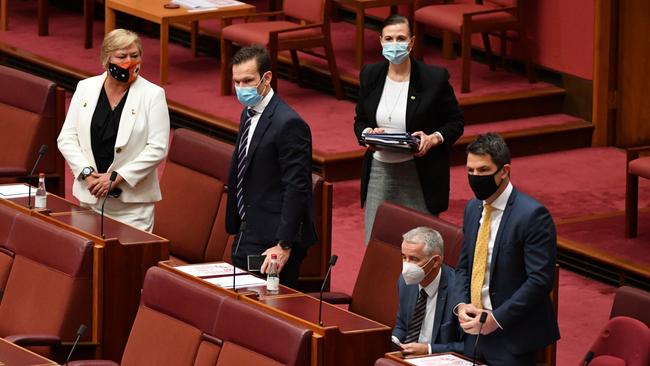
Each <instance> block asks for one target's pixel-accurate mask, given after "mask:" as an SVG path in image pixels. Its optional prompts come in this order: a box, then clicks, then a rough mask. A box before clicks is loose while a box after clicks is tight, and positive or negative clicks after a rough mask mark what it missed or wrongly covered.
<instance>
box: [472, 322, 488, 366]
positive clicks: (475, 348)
mask: <svg viewBox="0 0 650 366" xmlns="http://www.w3.org/2000/svg"><path fill="white" fill-rule="evenodd" d="M487 316H488V313H487V312H485V311H483V312H481V317H480V318H479V319H478V321H479V323H481V326H479V328H478V334H477V335H476V341H475V342H474V356H473V357H472V366H475V365H476V351H477V350H478V339H479V338H480V337H481V331H482V330H483V325H485V321H486V320H487Z"/></svg>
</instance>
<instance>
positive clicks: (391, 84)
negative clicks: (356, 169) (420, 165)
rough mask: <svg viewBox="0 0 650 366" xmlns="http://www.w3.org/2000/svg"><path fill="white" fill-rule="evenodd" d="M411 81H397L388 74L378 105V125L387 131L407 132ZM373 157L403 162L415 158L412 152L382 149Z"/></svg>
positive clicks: (384, 161) (386, 160)
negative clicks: (407, 109)
mask: <svg viewBox="0 0 650 366" xmlns="http://www.w3.org/2000/svg"><path fill="white" fill-rule="evenodd" d="M408 92H409V81H408V80H407V81H401V82H397V81H394V80H391V78H389V77H388V76H387V77H386V82H385V83H384V90H383V91H382V93H381V99H379V105H378V106H377V114H376V116H375V117H376V120H377V127H378V128H383V129H384V130H385V131H386V132H406V102H407V100H408ZM373 158H375V159H376V160H379V161H381V162H383V163H393V164H394V163H403V162H405V161H409V160H411V159H413V155H411V154H410V153H401V152H398V151H392V150H391V151H389V150H381V151H375V152H374V154H373Z"/></svg>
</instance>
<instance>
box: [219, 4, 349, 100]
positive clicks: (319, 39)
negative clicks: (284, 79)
mask: <svg viewBox="0 0 650 366" xmlns="http://www.w3.org/2000/svg"><path fill="white" fill-rule="evenodd" d="M331 7H332V4H331V0H310V1H308V0H284V3H283V7H282V9H283V10H282V11H275V12H266V13H256V14H252V15H246V16H243V17H224V18H223V27H224V28H223V30H222V31H221V95H230V94H231V93H232V70H231V66H230V59H231V57H232V45H233V43H234V44H237V45H240V46H250V45H254V44H257V45H263V46H266V47H267V48H268V50H269V54H270V56H271V70H272V71H273V80H272V83H271V86H272V87H273V89H275V90H277V87H278V84H277V80H278V74H277V72H276V71H277V63H278V61H277V59H278V53H279V52H281V51H286V50H289V51H290V52H291V60H292V62H293V66H294V70H295V72H297V73H298V78H300V62H299V60H298V54H297V51H298V50H300V51H302V52H305V53H309V54H310V55H314V56H320V57H323V58H325V59H327V64H328V66H329V71H330V77H331V78H332V83H333V84H334V92H335V94H336V97H337V98H338V99H342V98H343V88H342V86H341V80H340V77H339V72H338V68H337V67H336V59H335V58H334V51H333V49H332V40H331V37H330V12H331ZM263 17H282V18H283V19H282V20H267V21H258V22H248V20H250V19H254V18H263ZM241 18H244V19H245V20H246V23H237V24H232V21H233V20H234V19H241ZM319 47H323V48H324V49H325V54H324V55H321V54H316V53H315V52H313V51H312V50H311V49H313V48H319Z"/></svg>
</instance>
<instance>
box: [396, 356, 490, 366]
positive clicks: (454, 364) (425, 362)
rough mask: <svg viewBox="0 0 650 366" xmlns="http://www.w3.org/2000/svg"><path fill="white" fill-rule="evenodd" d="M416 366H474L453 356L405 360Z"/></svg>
mask: <svg viewBox="0 0 650 366" xmlns="http://www.w3.org/2000/svg"><path fill="white" fill-rule="evenodd" d="M405 361H406V362H407V363H408V364H409V365H415V366H472V363H471V362H470V361H467V360H463V359H462V358H460V357H457V356H454V355H452V354H439V355H431V356H426V357H417V358H409V359H406V360H405ZM477 365H478V364H477Z"/></svg>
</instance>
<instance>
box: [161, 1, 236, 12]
mask: <svg viewBox="0 0 650 366" xmlns="http://www.w3.org/2000/svg"><path fill="white" fill-rule="evenodd" d="M172 3H174V4H178V5H180V6H182V7H184V8H187V9H191V10H212V9H217V8H225V7H229V6H237V5H242V4H243V3H242V2H240V1H236V0H172Z"/></svg>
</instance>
